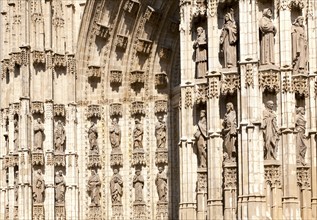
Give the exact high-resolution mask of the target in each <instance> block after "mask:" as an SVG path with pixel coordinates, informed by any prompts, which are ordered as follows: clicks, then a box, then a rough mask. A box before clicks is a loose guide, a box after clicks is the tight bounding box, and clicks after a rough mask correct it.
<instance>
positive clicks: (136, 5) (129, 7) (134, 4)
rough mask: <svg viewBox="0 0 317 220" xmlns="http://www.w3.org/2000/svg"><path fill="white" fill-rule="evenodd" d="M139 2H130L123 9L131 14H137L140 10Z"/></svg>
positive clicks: (133, 0) (135, 0) (134, 0)
mask: <svg viewBox="0 0 317 220" xmlns="http://www.w3.org/2000/svg"><path fill="white" fill-rule="evenodd" d="M139 4H140V2H139V0H128V1H127V2H126V3H125V5H124V7H123V9H124V10H125V11H127V12H129V13H131V12H135V11H136V10H137V9H138V8H139Z"/></svg>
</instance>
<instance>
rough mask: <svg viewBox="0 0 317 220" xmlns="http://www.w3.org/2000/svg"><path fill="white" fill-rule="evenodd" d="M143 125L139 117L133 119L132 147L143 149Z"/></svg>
mask: <svg viewBox="0 0 317 220" xmlns="http://www.w3.org/2000/svg"><path fill="white" fill-rule="evenodd" d="M142 141H143V127H142V124H141V122H140V120H139V119H135V128H134V130H133V148H134V149H140V148H142V149H143V143H142Z"/></svg>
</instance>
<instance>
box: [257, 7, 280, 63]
mask: <svg viewBox="0 0 317 220" xmlns="http://www.w3.org/2000/svg"><path fill="white" fill-rule="evenodd" d="M272 16H273V13H272V10H271V9H270V8H266V9H264V10H263V16H262V18H261V20H260V22H259V27H260V50H261V54H260V61H261V64H262V65H269V64H274V36H275V34H276V28H275V26H274V24H273V21H272Z"/></svg>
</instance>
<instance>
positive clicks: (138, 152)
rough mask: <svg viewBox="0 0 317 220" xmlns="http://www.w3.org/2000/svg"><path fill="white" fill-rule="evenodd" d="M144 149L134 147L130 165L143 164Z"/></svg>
mask: <svg viewBox="0 0 317 220" xmlns="http://www.w3.org/2000/svg"><path fill="white" fill-rule="evenodd" d="M144 154H145V153H144V150H143V148H140V149H134V150H133V155H132V156H133V157H132V165H133V166H136V165H145V157H144Z"/></svg>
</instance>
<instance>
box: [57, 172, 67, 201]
mask: <svg viewBox="0 0 317 220" xmlns="http://www.w3.org/2000/svg"><path fill="white" fill-rule="evenodd" d="M65 191H66V182H65V179H64V176H63V171H61V170H60V171H58V172H56V174H55V202H56V204H64V202H65Z"/></svg>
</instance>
